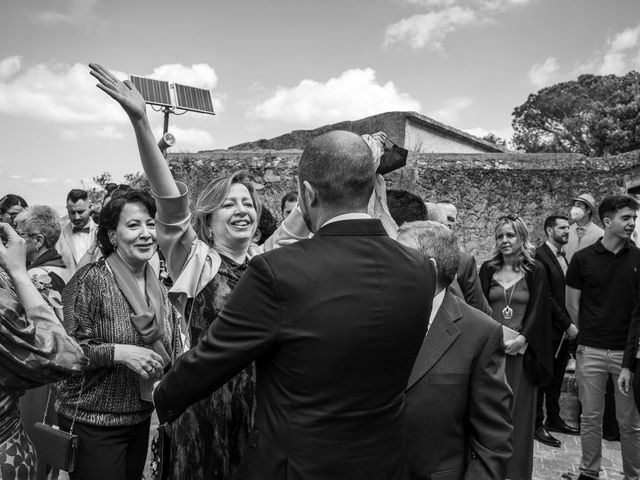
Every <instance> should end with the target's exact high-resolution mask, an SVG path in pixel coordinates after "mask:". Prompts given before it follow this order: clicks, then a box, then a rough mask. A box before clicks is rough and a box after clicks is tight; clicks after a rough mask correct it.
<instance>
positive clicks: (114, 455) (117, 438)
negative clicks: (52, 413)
mask: <svg viewBox="0 0 640 480" xmlns="http://www.w3.org/2000/svg"><path fill="white" fill-rule="evenodd" d="M58 422H59V423H60V426H61V427H62V428H63V429H65V430H66V431H69V428H70V427H71V420H69V419H68V418H65V417H62V416H59V417H58ZM149 425H150V419H148V420H145V421H144V422H142V423H139V424H137V425H130V426H125V427H98V426H95V425H89V424H87V423H80V422H76V423H75V425H74V427H73V431H74V433H77V434H78V439H79V446H78V460H77V463H76V468H75V470H74V471H73V473H71V474H69V478H71V480H140V478H142V472H143V471H144V462H145V460H146V457H147V443H148V440H149Z"/></svg>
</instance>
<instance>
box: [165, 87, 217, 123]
mask: <svg viewBox="0 0 640 480" xmlns="http://www.w3.org/2000/svg"><path fill="white" fill-rule="evenodd" d="M173 86H174V87H175V90H174V91H175V94H176V95H175V99H176V108H180V109H182V110H191V111H193V112H200V113H208V114H211V115H215V112H214V111H213V102H212V101H211V92H210V91H209V90H204V89H202V88H195V87H188V86H186V85H180V84H179V83H174V84H173Z"/></svg>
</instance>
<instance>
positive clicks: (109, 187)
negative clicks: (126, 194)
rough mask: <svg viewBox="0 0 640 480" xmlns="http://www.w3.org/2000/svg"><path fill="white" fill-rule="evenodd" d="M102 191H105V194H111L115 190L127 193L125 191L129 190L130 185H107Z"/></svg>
mask: <svg viewBox="0 0 640 480" xmlns="http://www.w3.org/2000/svg"><path fill="white" fill-rule="evenodd" d="M104 189H105V190H106V191H107V193H112V192H114V191H116V190H122V191H127V190H131V185H127V184H126V183H120V184H117V183H107V184H106V185H105V186H104Z"/></svg>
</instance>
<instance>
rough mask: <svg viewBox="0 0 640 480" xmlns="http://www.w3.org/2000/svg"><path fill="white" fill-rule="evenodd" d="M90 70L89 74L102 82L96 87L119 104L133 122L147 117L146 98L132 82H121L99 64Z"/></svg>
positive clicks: (93, 65)
mask: <svg viewBox="0 0 640 480" xmlns="http://www.w3.org/2000/svg"><path fill="white" fill-rule="evenodd" d="M89 68H91V71H90V72H89V73H91V75H93V76H94V77H95V78H96V79H97V80H98V82H100V83H98V84H97V85H96V86H97V87H98V88H99V89H100V90H102V91H103V92H105V93H106V94H107V95H109V96H110V97H111V98H113V99H114V100H115V101H116V102H118V103H119V104H120V106H121V107H122V108H123V109H124V111H125V112H126V113H127V115H129V118H130V119H131V120H140V119H142V118H144V117H145V116H146V104H145V102H144V98H143V97H142V94H141V93H140V92H139V91H138V90H137V89H136V87H135V86H134V85H133V83H131V81H130V80H125V81H124V82H123V81H121V80H120V79H118V78H117V77H116V76H115V75H113V74H112V73H111V72H110V71H109V70H107V69H106V68H104V67H103V66H102V65H98V64H97V63H90V64H89Z"/></svg>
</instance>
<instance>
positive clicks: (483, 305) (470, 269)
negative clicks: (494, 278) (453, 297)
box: [456, 252, 492, 316]
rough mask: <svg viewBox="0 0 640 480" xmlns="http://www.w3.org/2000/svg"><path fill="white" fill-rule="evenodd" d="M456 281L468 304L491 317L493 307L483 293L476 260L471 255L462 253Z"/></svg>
mask: <svg viewBox="0 0 640 480" xmlns="http://www.w3.org/2000/svg"><path fill="white" fill-rule="evenodd" d="M456 280H457V281H458V285H459V286H460V290H462V294H463V295H464V300H465V302H467V304H469V305H471V306H472V307H475V308H477V309H478V310H480V311H481V312H484V313H486V314H487V315H489V316H491V313H492V312H491V307H490V306H489V302H487V299H486V298H485V297H484V295H483V293H482V285H480V279H479V278H478V269H477V266H476V259H475V258H474V257H473V255H471V254H470V253H466V252H460V265H459V266H458V273H457V274H456Z"/></svg>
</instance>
